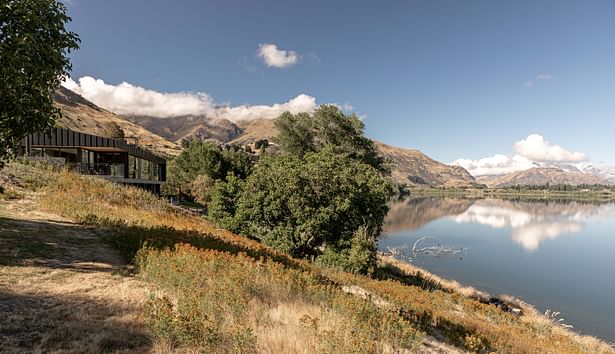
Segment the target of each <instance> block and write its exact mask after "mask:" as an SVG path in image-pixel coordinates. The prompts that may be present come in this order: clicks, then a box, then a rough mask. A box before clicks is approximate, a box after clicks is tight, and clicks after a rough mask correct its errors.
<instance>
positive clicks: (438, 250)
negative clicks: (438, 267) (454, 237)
mask: <svg viewBox="0 0 615 354" xmlns="http://www.w3.org/2000/svg"><path fill="white" fill-rule="evenodd" d="M427 240H433V241H435V242H436V243H435V245H431V246H426V247H419V244H420V243H423V242H424V241H427ZM467 251H468V249H467V248H463V247H457V246H448V245H445V244H442V242H440V240H439V239H437V238H436V237H432V236H424V237H421V238H419V239H418V240H416V242H414V245H413V246H412V255H413V256H414V257H415V258H416V257H417V255H427V256H434V257H442V256H450V255H456V254H459V253H465V252H467Z"/></svg>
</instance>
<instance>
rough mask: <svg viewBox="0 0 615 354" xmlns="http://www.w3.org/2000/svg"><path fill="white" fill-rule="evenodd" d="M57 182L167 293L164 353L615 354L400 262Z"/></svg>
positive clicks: (51, 201)
mask: <svg viewBox="0 0 615 354" xmlns="http://www.w3.org/2000/svg"><path fill="white" fill-rule="evenodd" d="M51 178H53V183H51V184H49V185H48V186H47V187H45V188H43V193H42V194H41V196H40V205H41V206H43V207H44V208H45V209H46V210H47V211H49V212H53V213H58V214H61V215H63V216H65V217H68V218H71V219H72V220H77V221H78V222H80V223H85V224H88V225H93V226H95V227H96V228H97V229H99V230H106V231H105V232H108V233H111V234H112V237H111V240H112V242H114V243H115V244H116V245H117V246H118V247H119V248H120V249H121V250H122V251H123V252H124V253H125V254H126V255H128V256H134V255H135V253H138V257H137V258H136V259H137V260H138V264H139V266H140V277H142V278H143V279H144V280H146V281H147V282H148V283H150V284H153V285H155V286H156V289H157V291H155V292H154V293H153V296H152V297H151V299H150V300H149V301H148V302H147V305H146V307H145V310H146V311H145V313H146V317H145V318H146V322H147V323H148V328H149V330H150V335H151V336H152V337H153V338H154V346H153V349H154V351H156V352H161V353H162V352H170V351H174V352H196V351H199V350H201V351H208V352H229V351H242V352H251V351H252V352H255V351H258V352H271V353H273V352H291V353H292V352H295V353H303V352H330V353H337V352H395V351H397V352H403V351H405V350H410V351H427V352H450V351H454V350H455V349H454V348H451V347H450V346H448V347H447V346H446V345H444V344H442V343H443V342H445V343H448V344H449V345H454V346H456V347H457V348H459V349H461V350H469V351H474V352H491V351H495V352H501V353H534V352H542V353H582V352H585V353H613V352H614V351H613V349H612V348H611V347H609V346H607V345H606V344H604V343H603V342H600V341H598V340H596V339H593V338H590V337H581V336H578V335H576V334H574V333H572V332H570V331H568V330H566V329H564V328H562V327H561V326H558V325H557V324H556V323H553V322H552V321H549V320H548V319H546V318H544V317H543V316H541V315H540V314H538V313H536V312H535V311H532V309H531V307H530V306H527V307H523V312H524V315H523V316H521V317H517V316H515V315H513V314H511V313H509V312H507V311H503V310H502V309H501V308H499V307H496V306H494V305H491V304H488V303H485V302H486V301H485V299H486V298H487V295H486V294H482V293H480V292H477V291H475V290H473V289H470V288H464V287H461V286H459V284H456V283H455V282H446V281H444V280H442V279H438V278H436V277H433V276H431V275H429V274H427V273H425V272H422V271H419V270H418V269H415V268H412V267H411V266H409V265H404V264H400V263H396V262H394V261H392V260H390V259H389V260H387V259H385V260H383V266H382V267H381V270H380V272H378V273H377V274H376V276H377V277H378V278H379V279H374V278H368V277H363V276H355V275H351V274H348V273H343V272H340V271H337V270H334V269H326V268H319V267H316V266H315V265H313V264H311V263H309V262H305V261H301V260H296V259H291V258H289V257H287V256H285V255H283V254H281V253H279V252H275V251H273V250H271V249H269V248H267V247H264V246H262V245H260V244H259V243H257V242H254V241H250V240H247V239H245V238H243V237H240V236H237V235H233V234H231V233H229V232H227V231H222V230H217V229H216V228H215V227H213V226H211V225H210V224H209V223H207V222H206V221H204V220H203V219H201V218H198V217H193V216H189V215H186V214H184V213H182V212H181V211H179V210H177V209H175V208H173V207H171V206H169V205H168V204H165V203H163V202H161V201H159V200H157V199H156V198H154V197H152V196H151V195H149V194H147V193H145V192H141V191H137V190H135V189H132V188H127V187H121V186H114V185H112V184H110V183H108V182H105V181H102V180H97V179H92V178H83V177H79V176H74V175H71V174H55V175H53V176H52V177H51ZM419 272H420V273H419ZM348 289H353V292H354V294H350V293H349V292H348ZM344 290H346V291H344ZM508 303H510V304H511V305H514V306H522V305H523V306H525V305H524V304H520V303H514V302H513V300H510V301H509V302H508ZM424 333H427V335H428V336H427V337H424ZM420 343H422V344H420Z"/></svg>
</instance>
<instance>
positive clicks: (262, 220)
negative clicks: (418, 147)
mask: <svg viewBox="0 0 615 354" xmlns="http://www.w3.org/2000/svg"><path fill="white" fill-rule="evenodd" d="M389 193H390V185H389V184H388V182H387V181H386V180H385V179H383V178H382V177H381V174H380V172H379V171H378V170H376V169H375V168H374V167H372V166H370V165H367V164H364V163H362V162H360V161H357V160H355V159H353V158H351V157H349V156H348V155H347V154H339V153H336V152H335V151H333V149H332V148H331V147H327V148H325V149H323V150H320V151H317V152H309V153H307V154H306V155H305V158H301V157H298V156H296V155H291V154H287V155H283V156H278V157H267V158H264V159H263V160H261V161H260V162H259V166H258V168H257V169H256V170H255V172H254V173H253V174H252V175H250V176H249V177H248V179H247V180H246V183H245V185H244V186H243V194H242V196H241V198H239V200H238V206H237V209H236V216H237V218H238V220H239V221H238V223H237V225H238V228H239V230H237V231H240V232H241V233H243V234H245V235H248V236H250V237H254V238H257V239H260V240H262V242H263V243H265V244H268V245H270V246H273V247H275V248H277V249H280V250H282V251H284V252H287V253H289V254H291V255H293V256H297V257H306V256H316V255H318V254H320V251H319V250H320V249H322V248H326V247H333V248H344V247H345V246H346V245H347V244H348V243H349V242H350V240H351V239H352V238H353V236H354V235H355V233H356V232H357V230H358V229H359V228H361V227H365V231H366V232H367V233H368V234H372V235H377V234H379V233H380V231H381V226H382V223H383V220H384V217H385V215H386V212H387V206H386V201H387V199H388V196H389Z"/></svg>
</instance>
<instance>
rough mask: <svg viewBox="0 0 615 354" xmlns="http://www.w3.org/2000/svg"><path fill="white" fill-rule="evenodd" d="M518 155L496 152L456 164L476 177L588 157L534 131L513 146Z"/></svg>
mask: <svg viewBox="0 0 615 354" xmlns="http://www.w3.org/2000/svg"><path fill="white" fill-rule="evenodd" d="M513 149H514V151H515V152H516V154H514V155H503V154H496V155H493V156H490V157H485V158H482V159H478V160H472V159H463V158H461V159H457V160H455V161H453V163H452V164H453V165H457V166H461V167H463V168H465V169H466V170H468V172H469V173H470V174H471V175H472V176H475V177H476V176H487V175H501V174H506V173H511V172H517V171H524V170H528V169H530V168H533V167H562V168H563V167H565V164H570V163H579V162H582V161H586V160H587V155H585V154H584V153H581V152H572V151H569V150H566V149H564V148H563V147H561V146H559V145H556V144H552V143H550V142H548V141H547V140H545V138H544V137H543V136H542V135H539V134H531V135H528V136H527V138H525V139H522V140H519V141H517V142H516V143H515V144H514V146H513Z"/></svg>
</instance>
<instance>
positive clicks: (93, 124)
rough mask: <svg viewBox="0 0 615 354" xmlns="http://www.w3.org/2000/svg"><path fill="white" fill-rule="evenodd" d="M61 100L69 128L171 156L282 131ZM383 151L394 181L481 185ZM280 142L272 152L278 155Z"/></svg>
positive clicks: (263, 123)
mask: <svg viewBox="0 0 615 354" xmlns="http://www.w3.org/2000/svg"><path fill="white" fill-rule="evenodd" d="M55 104H56V106H57V107H59V108H60V109H61V110H62V113H63V117H62V119H61V120H60V121H59V122H58V124H59V125H60V126H63V127H65V128H68V129H72V130H76V131H80V132H84V133H90V134H95V135H100V136H106V137H113V136H114V135H117V127H120V128H121V129H122V130H123V131H124V133H125V135H126V136H135V137H138V138H139V144H142V145H144V146H146V147H149V148H150V149H151V150H153V151H156V152H160V153H164V154H165V155H177V154H178V153H179V151H181V149H180V147H179V146H178V144H179V143H181V141H182V140H184V139H187V140H190V139H195V138H196V139H202V140H209V141H214V142H216V143H220V144H238V145H252V144H254V142H256V141H257V140H260V139H268V140H269V141H272V140H273V139H274V138H275V136H276V135H277V129H276V127H275V120H274V119H255V120H243V121H239V122H231V121H229V120H226V119H213V118H209V117H207V116H203V115H185V116H177V117H165V118H159V117H151V116H139V115H131V116H126V117H123V116H119V115H116V114H114V113H111V112H109V111H107V110H105V109H102V108H100V107H98V106H96V105H95V104H93V103H92V102H90V101H88V100H86V99H84V98H83V97H81V96H79V95H78V94H76V93H74V92H72V91H70V90H68V89H66V88H63V87H61V88H60V89H59V90H58V92H57V93H56V95H55ZM375 144H376V147H377V149H378V151H379V152H380V154H381V155H382V156H383V157H385V158H386V159H387V160H389V161H390V162H391V165H392V179H393V181H395V182H397V183H399V184H405V185H409V186H446V187H469V186H476V185H478V184H477V183H476V181H475V180H474V178H473V177H472V176H471V175H470V174H469V173H468V171H466V170H465V169H464V168H463V167H459V166H450V165H446V164H443V163H441V162H438V161H436V160H433V159H431V158H430V157H428V156H427V155H425V154H423V153H422V152H420V151H418V150H409V149H402V148H397V147H393V146H389V145H386V144H383V143H380V142H377V141H376V142H375ZM276 149H277V147H276V146H275V144H274V145H272V146H270V148H268V151H270V152H273V153H275V151H276Z"/></svg>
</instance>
